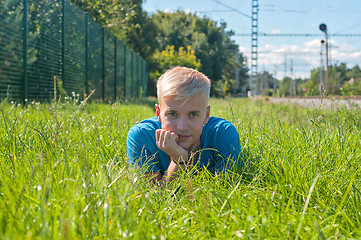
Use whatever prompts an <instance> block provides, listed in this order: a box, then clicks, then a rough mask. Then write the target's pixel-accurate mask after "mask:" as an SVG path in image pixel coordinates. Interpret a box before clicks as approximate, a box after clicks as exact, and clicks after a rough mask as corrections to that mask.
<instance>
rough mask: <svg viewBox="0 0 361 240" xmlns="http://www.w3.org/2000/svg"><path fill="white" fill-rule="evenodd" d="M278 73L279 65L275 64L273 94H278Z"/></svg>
mask: <svg viewBox="0 0 361 240" xmlns="http://www.w3.org/2000/svg"><path fill="white" fill-rule="evenodd" d="M276 75H277V65H276V64H275V73H274V76H273V95H276V93H277V79H276Z"/></svg>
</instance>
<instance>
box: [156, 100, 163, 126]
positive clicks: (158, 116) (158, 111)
mask: <svg viewBox="0 0 361 240" xmlns="http://www.w3.org/2000/svg"><path fill="white" fill-rule="evenodd" d="M155 112H156V114H157V118H158V121H159V122H162V121H161V119H160V108H159V105H158V104H155Z"/></svg>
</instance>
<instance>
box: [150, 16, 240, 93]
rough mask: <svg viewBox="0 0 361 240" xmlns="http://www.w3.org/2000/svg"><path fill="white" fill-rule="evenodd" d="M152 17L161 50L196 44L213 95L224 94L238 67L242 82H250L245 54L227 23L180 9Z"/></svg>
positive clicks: (194, 47) (202, 69)
mask: <svg viewBox="0 0 361 240" xmlns="http://www.w3.org/2000/svg"><path fill="white" fill-rule="evenodd" d="M152 20H153V22H154V24H155V26H156V27H157V29H158V35H157V43H158V46H159V47H158V49H159V51H162V50H164V49H165V48H166V47H167V46H174V47H175V49H179V47H187V46H191V47H192V49H193V50H194V53H195V56H196V57H197V59H199V60H200V62H201V67H200V69H199V70H200V71H201V72H203V73H204V74H205V75H207V76H208V77H209V78H210V79H211V81H212V89H211V94H212V95H216V96H220V95H222V92H223V90H224V84H225V83H226V82H227V84H228V83H229V82H232V81H234V79H235V71H236V69H237V68H238V69H240V70H241V74H240V75H241V76H242V83H245V82H246V81H244V79H245V77H246V72H247V71H246V70H247V69H246V68H245V66H244V65H243V62H245V60H244V57H243V55H242V54H240V55H238V54H239V51H238V46H237V45H236V44H235V43H234V41H233V40H231V39H230V38H231V36H232V35H233V32H231V31H226V27H227V26H226V23H224V22H222V23H221V24H217V22H214V21H212V20H210V19H209V18H207V17H205V16H203V17H198V16H197V15H196V14H193V13H185V12H182V11H180V10H178V11H177V12H175V13H165V12H158V13H156V14H153V15H152ZM237 57H239V58H240V60H237ZM154 65H157V63H156V62H153V63H152V65H151V66H152V67H154ZM229 91H233V89H229Z"/></svg>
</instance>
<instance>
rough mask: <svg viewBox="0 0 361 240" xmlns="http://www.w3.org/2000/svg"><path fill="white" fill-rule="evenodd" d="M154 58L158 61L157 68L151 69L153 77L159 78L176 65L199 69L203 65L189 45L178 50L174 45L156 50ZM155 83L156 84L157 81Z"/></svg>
mask: <svg viewBox="0 0 361 240" xmlns="http://www.w3.org/2000/svg"><path fill="white" fill-rule="evenodd" d="M152 60H153V62H155V63H157V68H156V69H151V72H150V77H151V79H158V78H159V77H160V76H161V75H162V74H163V73H164V72H165V71H166V70H167V69H169V68H172V67H175V66H184V67H190V68H194V69H197V70H198V69H199V68H200V66H201V63H200V61H199V60H198V59H197V58H196V56H195V55H194V51H193V50H192V49H191V46H188V47H187V49H184V48H183V47H179V49H178V51H177V50H175V49H174V46H167V47H166V49H165V50H163V51H161V52H160V51H159V50H156V52H155V53H154V55H153V59H152ZM153 85H154V86H155V83H153Z"/></svg>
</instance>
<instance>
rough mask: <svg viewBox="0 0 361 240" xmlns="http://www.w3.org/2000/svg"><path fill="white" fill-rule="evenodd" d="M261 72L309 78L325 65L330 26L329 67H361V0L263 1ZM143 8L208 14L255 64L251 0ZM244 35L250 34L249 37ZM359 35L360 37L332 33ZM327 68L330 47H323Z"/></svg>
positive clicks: (152, 3)
mask: <svg viewBox="0 0 361 240" xmlns="http://www.w3.org/2000/svg"><path fill="white" fill-rule="evenodd" d="M258 2H259V11H258V32H259V33H260V36H259V37H258V71H259V72H261V71H268V72H270V73H272V74H273V75H274V76H276V77H277V78H278V79H282V78H283V77H284V76H291V77H294V78H308V77H309V76H310V74H311V71H312V70H313V69H316V68H318V67H320V65H321V54H320V51H321V40H322V39H325V34H324V32H322V31H320V30H319V25H320V24H321V23H324V24H326V26H327V30H328V34H329V38H328V42H329V44H328V45H329V57H328V61H329V65H334V64H337V65H339V64H340V63H346V64H347V67H349V68H352V67H354V66H355V65H359V66H360V67H361V14H360V13H361V1H360V0H259V1H258ZM143 9H144V10H145V11H146V12H148V13H149V14H152V13H154V12H157V11H168V12H172V11H176V10H178V9H180V10H183V11H190V12H193V13H196V14H197V16H200V17H202V16H204V15H206V16H207V17H209V18H210V19H212V20H213V21H216V22H218V23H220V22H221V21H223V22H226V23H227V26H228V28H227V30H233V31H234V32H235V36H233V37H232V40H234V41H235V42H236V43H237V44H238V45H239V49H240V51H241V52H242V53H243V54H244V56H246V57H247V58H248V59H249V61H248V67H249V68H250V67H251V66H250V63H251V61H250V58H251V36H250V34H251V24H252V22H251V14H252V0H144V3H143ZM262 33H282V34H289V33H291V34H319V36H313V37H291V36H287V37H275V36H261V34H262ZM243 34H249V36H244V35H243ZM333 34H358V35H357V36H352V37H351V36H332V35H333ZM322 56H323V58H322V59H323V60H322V61H323V64H324V66H325V62H326V60H325V48H323V55H322Z"/></svg>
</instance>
